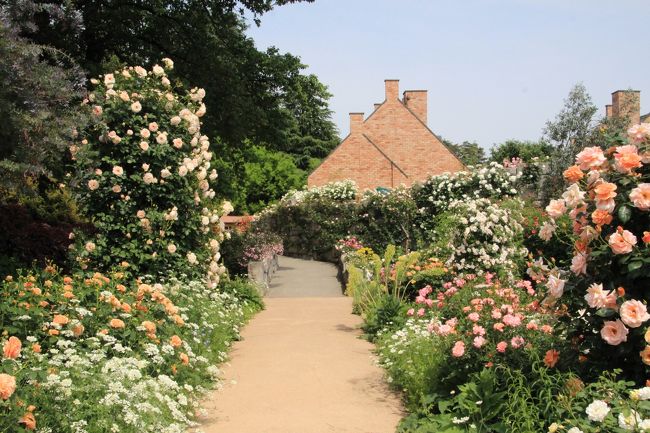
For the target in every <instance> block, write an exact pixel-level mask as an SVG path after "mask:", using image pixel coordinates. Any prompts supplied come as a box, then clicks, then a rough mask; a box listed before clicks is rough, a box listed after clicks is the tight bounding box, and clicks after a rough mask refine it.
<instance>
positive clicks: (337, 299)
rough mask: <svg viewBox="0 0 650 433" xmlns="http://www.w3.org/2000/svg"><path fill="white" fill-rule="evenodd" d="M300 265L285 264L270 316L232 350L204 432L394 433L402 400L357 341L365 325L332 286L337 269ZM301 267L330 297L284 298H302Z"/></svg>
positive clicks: (209, 403) (252, 326)
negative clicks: (300, 284)
mask: <svg viewBox="0 0 650 433" xmlns="http://www.w3.org/2000/svg"><path fill="white" fill-rule="evenodd" d="M301 262H302V261H297V260H295V259H287V258H284V257H283V258H281V262H280V270H279V274H280V278H281V281H282V282H283V283H282V285H281V287H280V286H276V287H273V286H272V288H271V293H270V296H271V297H269V298H267V299H266V310H265V311H262V312H261V313H260V314H258V315H257V316H256V317H255V318H254V319H253V321H252V322H251V323H250V324H249V325H248V326H247V327H246V328H245V329H244V331H243V333H242V336H243V341H240V342H237V343H236V344H235V345H234V346H233V350H232V352H231V361H230V363H229V365H226V366H224V368H223V369H224V375H225V379H226V380H225V381H224V384H225V386H224V387H223V389H221V390H218V391H215V392H213V393H212V395H211V396H210V398H209V399H208V401H206V403H205V404H204V408H205V409H206V411H207V413H208V415H207V417H206V418H204V419H203V422H202V425H201V426H200V429H201V430H202V431H204V432H205V433H325V432H328V433H330V432H341V433H348V432H349V433H352V432H355V433H393V432H394V431H395V428H396V426H397V423H398V422H399V419H400V418H401V416H402V407H401V404H400V401H399V398H398V396H396V395H395V394H394V393H392V392H391V391H390V390H389V389H388V387H387V385H386V383H385V381H384V379H383V375H382V370H381V369H380V368H379V367H377V366H375V365H374V364H373V357H372V353H371V350H372V345H371V344H370V343H368V342H366V341H364V340H361V339H359V338H358V336H359V335H360V334H361V333H360V331H359V330H358V327H359V325H360V323H361V319H360V318H359V317H358V316H355V315H352V314H351V311H352V300H351V299H350V298H347V297H344V296H342V295H341V294H340V286H338V284H336V285H334V284H332V281H331V279H332V278H334V279H335V276H336V270H335V268H333V267H330V266H329V265H326V264H323V267H322V268H321V275H318V272H317V270H315V268H314V266H315V265H316V267H318V264H317V262H305V263H301ZM303 265H305V266H307V267H308V268H309V269H310V272H309V273H310V278H314V277H318V278H321V279H322V280H323V284H325V285H326V286H327V287H329V288H330V293H323V291H322V290H321V289H322V287H321V288H319V289H318V290H316V291H315V292H309V290H307V291H308V293H305V295H306V296H307V297H286V296H285V295H286V294H287V293H291V295H290V296H299V295H300V293H299V292H300V291H299V290H294V289H296V288H295V287H293V284H298V283H300V280H301V277H300V275H301V267H302V266H303ZM334 281H335V280H334ZM286 284H290V285H291V287H287V286H286ZM309 284H313V280H312V281H311V282H310V283H309ZM309 284H307V285H306V286H305V287H307V286H308V285H309ZM331 290H334V291H338V293H332V292H331ZM274 293H275V295H276V296H279V297H273V296H274Z"/></svg>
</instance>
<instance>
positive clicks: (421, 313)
mask: <svg viewBox="0 0 650 433" xmlns="http://www.w3.org/2000/svg"><path fill="white" fill-rule="evenodd" d="M418 316H419V317H422V316H424V308H420V309H419V310H418Z"/></svg>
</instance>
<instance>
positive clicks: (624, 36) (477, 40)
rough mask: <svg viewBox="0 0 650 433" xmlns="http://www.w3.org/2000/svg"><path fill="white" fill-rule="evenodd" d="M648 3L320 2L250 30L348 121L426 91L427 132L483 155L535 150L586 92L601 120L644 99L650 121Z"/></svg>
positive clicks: (344, 125) (275, 14)
mask: <svg viewBox="0 0 650 433" xmlns="http://www.w3.org/2000/svg"><path fill="white" fill-rule="evenodd" d="M649 23H650V1H648V0H618V1H615V0H614V1H613V0H316V2H315V3H304V4H300V3H299V4H294V5H287V6H283V7H277V8H276V9H274V10H273V11H272V12H270V13H268V14H266V15H264V16H262V24H261V26H260V27H255V25H254V24H253V25H251V27H250V28H249V30H248V34H249V36H251V37H252V38H253V39H254V40H255V42H256V45H257V46H258V48H260V49H264V48H266V47H268V46H271V45H274V46H276V47H278V48H279V49H280V50H281V51H283V52H290V53H292V54H294V55H297V56H299V57H300V58H301V59H302V61H303V63H305V64H307V65H308V66H309V67H308V69H307V71H308V72H309V73H313V74H316V75H317V76H318V77H319V79H320V80H321V81H322V82H323V83H325V84H326V85H327V86H328V87H329V89H330V92H331V93H333V95H334V96H333V97H332V99H331V103H330V106H331V108H332V110H333V111H334V114H333V120H334V121H335V123H336V124H337V125H338V127H339V130H340V134H341V136H342V137H343V136H345V135H346V134H347V133H348V129H349V128H348V113H349V112H355V111H363V112H365V113H366V116H367V115H369V114H370V112H371V111H372V108H373V103H374V102H381V101H382V100H383V99H384V79H386V78H398V79H399V80H400V91H404V90H408V89H427V90H428V91H429V127H430V128H431V129H432V130H433V131H434V132H435V133H437V134H439V135H441V136H443V137H445V138H448V139H450V140H452V141H454V142H462V141H464V140H469V141H477V142H478V143H479V144H481V145H482V146H483V147H485V148H489V147H490V146H491V145H492V144H493V143H499V142H502V141H504V140H506V139H509V138H517V139H529V140H535V139H538V138H539V137H540V136H541V132H542V129H543V127H544V123H545V122H546V121H547V120H549V119H552V118H553V117H554V116H555V114H556V113H557V112H558V111H559V110H560V108H561V107H562V102H563V99H564V98H565V97H566V95H567V94H568V92H569V90H570V89H571V87H572V86H573V85H574V84H575V83H577V82H582V83H584V85H585V86H586V87H587V90H588V91H589V93H590V94H591V96H592V99H593V101H594V103H595V104H596V105H597V106H598V107H599V113H598V114H599V115H602V114H603V113H604V106H605V104H607V103H609V102H610V100H611V96H610V95H611V92H613V91H614V90H618V89H629V88H633V89H635V90H641V111H642V113H646V112H648V111H650V55H648V43H649V42H650V25H649Z"/></svg>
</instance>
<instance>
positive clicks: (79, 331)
mask: <svg viewBox="0 0 650 433" xmlns="http://www.w3.org/2000/svg"><path fill="white" fill-rule="evenodd" d="M85 329H86V328H85V327H84V325H82V324H81V323H80V324H78V325H76V326H75V327H74V328H72V333H73V334H74V336H75V337H79V336H80V335H81V334H83V333H84V330H85Z"/></svg>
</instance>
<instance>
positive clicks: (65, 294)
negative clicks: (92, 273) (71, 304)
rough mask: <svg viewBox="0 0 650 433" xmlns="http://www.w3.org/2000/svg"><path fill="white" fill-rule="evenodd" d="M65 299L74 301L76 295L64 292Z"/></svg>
mask: <svg viewBox="0 0 650 433" xmlns="http://www.w3.org/2000/svg"><path fill="white" fill-rule="evenodd" d="M63 297H64V298H66V299H72V298H74V293H72V292H63Z"/></svg>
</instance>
